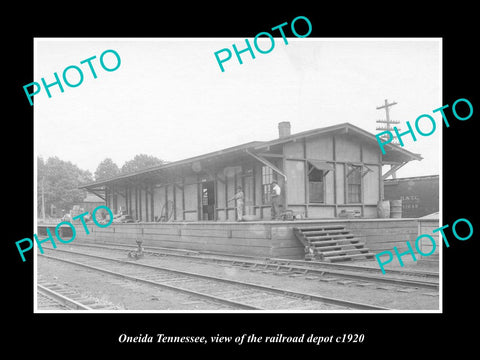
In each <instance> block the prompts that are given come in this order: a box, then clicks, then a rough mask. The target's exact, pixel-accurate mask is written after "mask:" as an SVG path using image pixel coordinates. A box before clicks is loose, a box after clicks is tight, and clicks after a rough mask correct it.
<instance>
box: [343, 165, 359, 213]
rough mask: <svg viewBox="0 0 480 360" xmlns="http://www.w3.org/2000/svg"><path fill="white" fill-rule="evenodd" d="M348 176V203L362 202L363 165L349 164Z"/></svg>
mask: <svg viewBox="0 0 480 360" xmlns="http://www.w3.org/2000/svg"><path fill="white" fill-rule="evenodd" d="M346 178H347V179H346V180H347V181H346V183H347V203H349V204H354V203H360V202H361V201H362V197H361V194H362V167H361V166H358V165H350V164H349V165H348V166H347V176H346Z"/></svg>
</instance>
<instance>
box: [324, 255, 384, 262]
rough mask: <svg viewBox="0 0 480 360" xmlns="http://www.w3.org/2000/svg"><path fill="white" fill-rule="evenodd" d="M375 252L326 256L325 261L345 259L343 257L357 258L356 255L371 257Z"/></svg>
mask: <svg viewBox="0 0 480 360" xmlns="http://www.w3.org/2000/svg"><path fill="white" fill-rule="evenodd" d="M374 256H375V254H372V253H366V254H352V255H344V256H329V257H328V258H325V260H327V261H332V260H345V259H350V258H358V257H367V258H368V257H371V258H373V257H374Z"/></svg>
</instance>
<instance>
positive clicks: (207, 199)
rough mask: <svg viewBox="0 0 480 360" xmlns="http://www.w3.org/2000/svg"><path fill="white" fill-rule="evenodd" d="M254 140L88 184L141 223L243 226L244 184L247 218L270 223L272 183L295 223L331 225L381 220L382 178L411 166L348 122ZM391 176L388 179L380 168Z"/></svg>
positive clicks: (286, 129) (406, 156) (401, 153)
mask: <svg viewBox="0 0 480 360" xmlns="http://www.w3.org/2000/svg"><path fill="white" fill-rule="evenodd" d="M278 129H279V137H278V138H276V139H273V140H271V141H253V142H249V143H246V144H242V145H238V146H234V147H230V148H227V149H223V150H219V151H215V152H212V153H208V154H204V155H199V156H196V157H192V158H189V159H185V160H180V161H175V162H171V163H167V164H163V165H160V166H155V167H151V168H147V169H144V170H141V171H138V172H135V173H130V174H126V175H121V176H117V177H114V178H110V179H106V180H102V181H97V182H93V183H89V184H86V185H84V186H82V188H84V189H86V190H88V191H89V192H91V193H94V194H96V195H98V196H100V197H101V198H103V199H104V200H105V201H106V205H107V206H108V207H109V208H110V209H112V211H113V212H114V213H115V214H116V213H118V212H119V211H120V208H121V209H123V210H127V212H128V213H129V214H130V215H131V216H132V217H133V219H135V220H137V221H140V222H158V221H161V222H164V221H168V222H192V221H221V222H231V221H236V220H237V215H236V211H235V202H234V201H231V202H228V200H229V199H231V198H232V197H233V195H234V194H235V192H236V189H237V187H238V186H242V188H243V192H244V204H245V207H244V215H245V216H244V219H246V220H263V221H265V220H270V219H271V212H270V208H271V205H270V194H271V183H272V181H273V180H276V181H277V182H278V184H279V185H280V187H281V189H282V195H281V211H286V210H288V211H291V213H292V214H294V215H295V216H296V218H297V219H333V218H338V217H339V215H340V214H341V213H342V210H343V211H347V210H348V211H356V212H357V213H358V214H359V217H361V218H376V217H377V204H378V202H379V201H380V200H383V199H384V181H383V180H384V179H385V178H387V177H388V176H389V175H391V174H392V173H394V172H395V171H397V170H398V169H399V168H401V167H402V166H404V165H405V164H407V163H408V162H409V161H412V160H421V159H422V157H421V156H420V155H419V154H414V153H412V152H409V151H408V150H405V149H404V148H402V147H399V146H396V145H393V144H388V145H386V154H385V155H383V154H382V152H381V150H380V147H379V146H378V143H377V140H376V138H375V136H374V135H373V134H371V133H369V132H367V131H365V130H363V129H361V128H359V127H357V126H354V125H352V124H349V123H343V124H338V125H334V126H329V127H323V128H318V129H314V130H309V131H304V132H300V133H296V134H291V131H290V129H291V127H290V123H289V122H282V123H279V124H278ZM384 165H389V166H390V167H389V170H388V171H387V172H385V173H383V174H382V166H384Z"/></svg>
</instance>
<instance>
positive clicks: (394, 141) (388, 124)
mask: <svg viewBox="0 0 480 360" xmlns="http://www.w3.org/2000/svg"><path fill="white" fill-rule="evenodd" d="M393 105H397V103H396V102H392V103H390V104H389V103H388V100H387V99H385V105H383V106H379V107H377V110H380V109H385V117H386V119H385V120H377V124H385V126H377V130H382V131H390V134H391V135H392V137H393V139H392V142H391V144H397V145H398V139H397V136H396V135H395V134H396V133H395V131H394V130H393V127H392V124H399V123H400V121H397V120H391V119H390V112H389V107H390V106H393ZM397 130H399V131H400V129H399V128H397ZM380 139H382V140H383V141H386V140H388V139H389V137H388V135H382V136H380ZM392 167H393V166H390V168H392ZM392 178H393V179H396V178H397V174H396V173H395V172H393V173H392Z"/></svg>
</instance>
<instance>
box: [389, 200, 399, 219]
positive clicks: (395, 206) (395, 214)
mask: <svg viewBox="0 0 480 360" xmlns="http://www.w3.org/2000/svg"><path fill="white" fill-rule="evenodd" d="M390 217H391V218H397V219H398V218H401V217H402V200H390Z"/></svg>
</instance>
